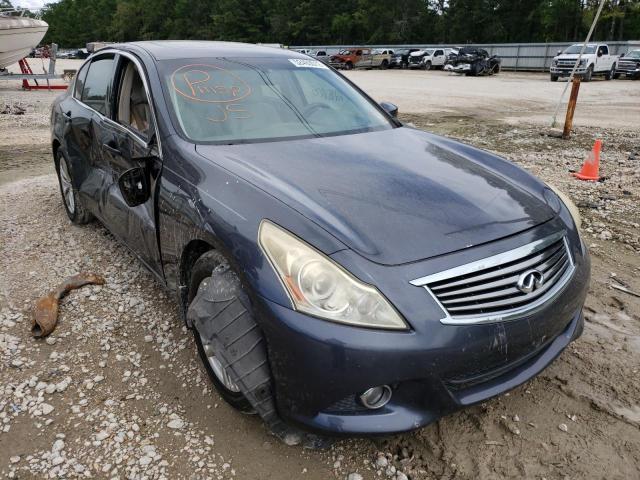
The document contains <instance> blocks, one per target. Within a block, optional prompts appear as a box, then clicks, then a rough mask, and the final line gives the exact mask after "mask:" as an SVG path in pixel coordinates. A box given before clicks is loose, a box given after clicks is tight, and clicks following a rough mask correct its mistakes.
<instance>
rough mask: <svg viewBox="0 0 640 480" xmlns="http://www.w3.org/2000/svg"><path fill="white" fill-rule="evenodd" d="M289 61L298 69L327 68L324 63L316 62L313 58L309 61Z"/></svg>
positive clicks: (300, 59)
mask: <svg viewBox="0 0 640 480" xmlns="http://www.w3.org/2000/svg"><path fill="white" fill-rule="evenodd" d="M289 61H290V62H291V63H293V64H294V65H295V66H296V67H298V68H327V66H326V65H325V64H324V63H322V62H319V61H318V60H314V59H313V58H310V59H308V60H307V59H305V58H290V59H289Z"/></svg>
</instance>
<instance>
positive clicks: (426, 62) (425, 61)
mask: <svg viewBox="0 0 640 480" xmlns="http://www.w3.org/2000/svg"><path fill="white" fill-rule="evenodd" d="M449 53H451V49H450V48H428V49H426V50H417V51H415V52H411V53H410V54H409V63H408V67H409V68H422V69H423V70H431V68H442V67H444V64H445V63H446V62H447V56H448V55H449Z"/></svg>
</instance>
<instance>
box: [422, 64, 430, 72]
mask: <svg viewBox="0 0 640 480" xmlns="http://www.w3.org/2000/svg"><path fill="white" fill-rule="evenodd" d="M422 69H423V70H431V62H426V63H425V64H424V65H423V66H422Z"/></svg>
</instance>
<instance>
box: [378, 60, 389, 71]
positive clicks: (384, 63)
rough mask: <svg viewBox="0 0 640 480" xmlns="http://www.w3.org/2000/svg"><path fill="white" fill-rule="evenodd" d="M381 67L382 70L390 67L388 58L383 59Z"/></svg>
mask: <svg viewBox="0 0 640 480" xmlns="http://www.w3.org/2000/svg"><path fill="white" fill-rule="evenodd" d="M380 68H381V69H382V70H386V69H387V68H389V62H387V61H386V60H383V61H382V63H381V64H380Z"/></svg>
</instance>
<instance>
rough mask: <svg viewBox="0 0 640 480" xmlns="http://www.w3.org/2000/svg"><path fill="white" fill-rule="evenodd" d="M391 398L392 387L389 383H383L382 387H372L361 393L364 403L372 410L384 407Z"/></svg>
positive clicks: (361, 399)
mask: <svg viewBox="0 0 640 480" xmlns="http://www.w3.org/2000/svg"><path fill="white" fill-rule="evenodd" d="M389 400H391V387H390V386H389V385H381V386H380V387H372V388H370V389H368V390H365V391H364V392H363V393H362V394H361V395H360V401H361V402H362V405H364V406H365V407H367V408H370V409H372V410H375V409H376V408H382V407H384V406H385V405H386V404H387V403H389Z"/></svg>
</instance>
